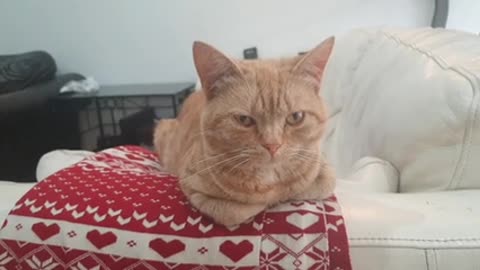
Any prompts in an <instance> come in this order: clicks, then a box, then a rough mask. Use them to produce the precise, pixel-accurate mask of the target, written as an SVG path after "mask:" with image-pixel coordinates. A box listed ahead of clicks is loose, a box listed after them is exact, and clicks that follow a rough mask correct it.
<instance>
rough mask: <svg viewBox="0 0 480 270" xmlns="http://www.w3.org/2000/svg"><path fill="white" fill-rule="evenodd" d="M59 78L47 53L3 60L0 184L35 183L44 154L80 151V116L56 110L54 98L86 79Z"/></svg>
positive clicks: (0, 66) (73, 75)
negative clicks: (4, 182) (62, 89)
mask: <svg viewBox="0 0 480 270" xmlns="http://www.w3.org/2000/svg"><path fill="white" fill-rule="evenodd" d="M56 72H57V68H56V64H55V61H54V60H53V58H52V57H51V56H50V55H49V54H48V53H46V52H41V51H39V52H29V53H25V54H17V55H8V56H0V180H11V181H18V182H33V181H35V169H36V165H37V162H38V160H39V158H40V157H41V156H42V155H43V154H44V153H46V152H48V151H51V150H54V149H59V148H69V149H74V148H79V147H80V135H79V134H78V117H77V113H76V112H75V110H69V111H59V110H57V107H58V106H57V105H56V104H55V102H54V98H55V97H56V96H57V95H58V94H59V91H60V88H61V87H62V86H63V85H64V84H65V83H67V82H69V81H71V80H79V79H83V78H84V77H83V76H82V75H80V74H76V73H70V74H63V75H57V74H56Z"/></svg>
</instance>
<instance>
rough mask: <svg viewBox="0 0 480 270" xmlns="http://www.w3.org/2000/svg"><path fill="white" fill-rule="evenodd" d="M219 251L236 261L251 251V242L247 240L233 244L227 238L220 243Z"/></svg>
mask: <svg viewBox="0 0 480 270" xmlns="http://www.w3.org/2000/svg"><path fill="white" fill-rule="evenodd" d="M220 251H221V252H222V253H223V254H224V255H225V256H227V257H228V258H229V259H230V260H232V261H233V262H238V261H240V260H241V259H243V258H244V257H245V256H247V255H248V254H249V253H250V252H252V251H253V244H252V243H250V242H249V241H248V240H243V241H242V242H240V243H238V244H235V243H233V242H232V241H230V240H228V241H225V242H223V244H221V245H220Z"/></svg>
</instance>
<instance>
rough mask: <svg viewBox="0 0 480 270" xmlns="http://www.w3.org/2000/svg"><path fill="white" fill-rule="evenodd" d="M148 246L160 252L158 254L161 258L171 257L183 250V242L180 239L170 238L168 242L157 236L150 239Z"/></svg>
mask: <svg viewBox="0 0 480 270" xmlns="http://www.w3.org/2000/svg"><path fill="white" fill-rule="evenodd" d="M148 246H149V247H150V248H151V249H153V250H154V251H155V252H157V253H158V254H160V256H162V257H163V258H168V257H171V256H173V255H175V254H177V253H179V252H182V251H184V250H185V244H184V243H183V242H182V241H180V240H172V241H170V242H166V241H164V240H163V239H161V238H157V239H155V240H152V241H150V244H149V245H148Z"/></svg>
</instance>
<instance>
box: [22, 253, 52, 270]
mask: <svg viewBox="0 0 480 270" xmlns="http://www.w3.org/2000/svg"><path fill="white" fill-rule="evenodd" d="M26 262H27V264H28V266H30V267H31V268H32V269H34V270H52V269H55V267H57V266H58V263H56V262H54V261H53V257H50V259H46V260H45V261H43V262H41V261H40V260H39V259H38V258H37V257H36V256H35V255H33V256H32V257H31V258H29V259H27V260H26Z"/></svg>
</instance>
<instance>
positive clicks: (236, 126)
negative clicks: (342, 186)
mask: <svg viewBox="0 0 480 270" xmlns="http://www.w3.org/2000/svg"><path fill="white" fill-rule="evenodd" d="M333 45H334V38H333V37H331V38H329V39H327V40H325V41H324V42H322V43H321V44H320V45H319V46H317V47H316V48H314V49H313V50H311V51H310V52H309V53H307V54H306V55H304V56H296V57H292V58H289V59H271V60H246V61H245V60H235V59H230V58H229V57H227V56H225V55H224V54H222V53H221V52H220V51H218V50H217V49H215V48H213V47H212V46H210V45H207V44H205V43H201V42H195V44H194V46H193V53H194V61H195V66H196V69H197V72H198V75H199V77H200V81H201V84H202V89H203V91H205V95H206V97H207V106H206V108H205V110H204V113H203V115H202V129H203V130H202V131H203V135H204V136H203V137H204V143H205V145H206V147H207V149H208V151H209V155H222V154H223V155H224V156H223V159H224V160H225V163H224V164H225V167H231V168H234V169H235V168H237V169H241V168H242V167H250V168H252V167H261V166H268V165H275V166H277V165H278V166H281V165H282V164H286V163H287V162H288V164H290V166H292V165H293V166H295V163H298V164H301V163H302V162H304V163H305V162H306V160H307V159H309V157H310V159H313V158H318V157H314V153H315V154H318V151H319V150H318V146H319V142H320V140H321V138H322V135H323V132H324V127H325V124H326V120H327V112H326V108H325V105H324V102H323V100H322V98H321V96H320V82H321V80H322V75H323V71H324V69H325V66H326V64H327V61H328V59H329V56H330V54H331V51H332V48H333ZM235 157H237V158H235ZM229 158H230V159H232V161H231V162H229V161H227V159H229ZM227 165H228V166H227ZM234 166H237V167H234Z"/></svg>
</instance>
